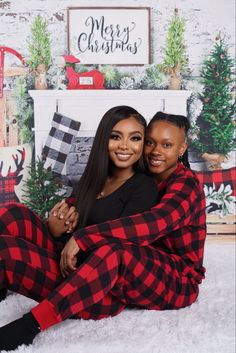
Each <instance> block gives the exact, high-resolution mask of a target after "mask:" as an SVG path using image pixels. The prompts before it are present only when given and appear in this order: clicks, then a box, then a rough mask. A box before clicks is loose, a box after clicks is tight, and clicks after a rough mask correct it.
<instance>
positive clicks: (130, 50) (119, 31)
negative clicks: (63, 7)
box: [67, 7, 151, 65]
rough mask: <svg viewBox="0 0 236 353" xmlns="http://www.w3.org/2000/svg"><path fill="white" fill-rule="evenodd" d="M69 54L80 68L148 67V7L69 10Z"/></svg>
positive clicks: (73, 8) (149, 50)
mask: <svg viewBox="0 0 236 353" xmlns="http://www.w3.org/2000/svg"><path fill="white" fill-rule="evenodd" d="M67 14H68V51H69V54H71V55H74V56H75V57H76V58H78V59H79V60H80V62H81V64H85V65H87V64H90V65H91V64H116V65H144V64H149V63H150V52H151V49H150V8H149V7H70V8H68V12H67Z"/></svg>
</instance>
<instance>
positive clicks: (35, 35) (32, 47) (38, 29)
mask: <svg viewBox="0 0 236 353" xmlns="http://www.w3.org/2000/svg"><path fill="white" fill-rule="evenodd" d="M28 49H29V52H30V55H31V57H30V59H29V60H28V61H27V64H28V65H29V67H30V68H31V69H33V70H37V68H38V66H39V65H40V64H44V65H45V68H46V69H48V68H49V66H50V64H51V61H52V57H51V41H50V34H49V32H48V24H47V21H44V20H43V19H42V17H41V16H39V15H38V16H36V17H35V19H34V22H33V23H32V26H31V41H30V43H29V45H28Z"/></svg>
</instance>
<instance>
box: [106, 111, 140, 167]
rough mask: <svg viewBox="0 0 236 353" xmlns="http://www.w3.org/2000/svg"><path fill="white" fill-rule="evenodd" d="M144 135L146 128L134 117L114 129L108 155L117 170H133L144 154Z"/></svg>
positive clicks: (123, 121) (121, 122) (119, 123)
mask: <svg viewBox="0 0 236 353" xmlns="http://www.w3.org/2000/svg"><path fill="white" fill-rule="evenodd" d="M144 133H145V131H144V126H143V125H141V124H140V123H139V122H138V121H137V120H136V119H135V118H133V117H130V118H128V119H124V120H121V121H119V122H118V123H117V124H116V125H115V126H114V127H113V128H112V131H111V135H110V139H109V143H108V153H109V158H110V160H111V161H112V162H113V166H114V167H115V168H116V169H123V170H124V169H127V171H131V170H133V165H134V164H135V163H136V162H137V161H138V160H139V159H140V158H141V156H142V153H143V145H144Z"/></svg>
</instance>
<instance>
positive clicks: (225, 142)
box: [193, 35, 235, 156]
mask: <svg viewBox="0 0 236 353" xmlns="http://www.w3.org/2000/svg"><path fill="white" fill-rule="evenodd" d="M232 70H233V59H232V58H231V57H230V55H229V54H228V47H227V45H226V43H225V39H224V38H222V37H221V36H220V35H219V36H218V37H217V38H216V42H215V45H214V47H213V50H212V51H211V53H210V55H209V57H207V58H206V59H205V61H204V63H203V67H202V70H201V78H202V83H203V92H202V94H201V95H200V99H201V101H202V103H203V108H202V111H201V114H200V115H199V117H198V118H197V120H196V126H195V131H196V134H197V138H196V139H195V140H194V141H193V146H194V147H195V148H196V150H197V151H198V152H199V153H200V154H202V153H204V152H207V153H219V154H222V155H223V156H227V155H228V153H229V152H230V151H232V150H233V149H234V148H235V138H234V132H235V125H234V122H233V117H234V104H233V103H234V102H233V97H232V92H231V90H232V85H233V75H232Z"/></svg>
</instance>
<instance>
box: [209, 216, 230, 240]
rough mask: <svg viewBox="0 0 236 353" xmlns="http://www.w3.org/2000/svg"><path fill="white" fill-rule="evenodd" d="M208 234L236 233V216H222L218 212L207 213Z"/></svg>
mask: <svg viewBox="0 0 236 353" xmlns="http://www.w3.org/2000/svg"><path fill="white" fill-rule="evenodd" d="M207 234H232V235H236V217H235V216H234V215H227V216H225V217H224V218H222V217H220V216H218V215H216V214H212V215H207Z"/></svg>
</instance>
